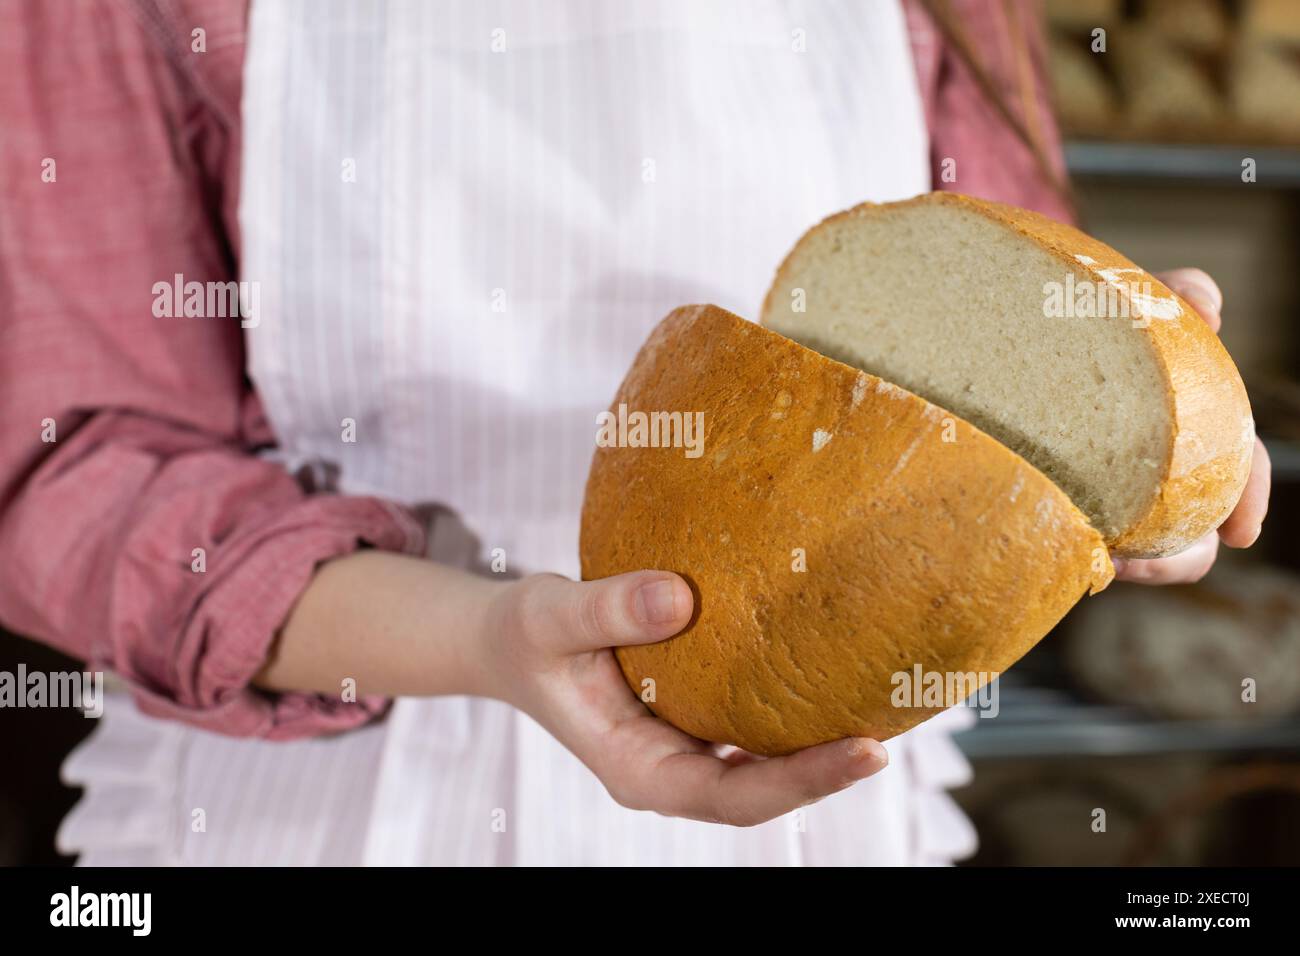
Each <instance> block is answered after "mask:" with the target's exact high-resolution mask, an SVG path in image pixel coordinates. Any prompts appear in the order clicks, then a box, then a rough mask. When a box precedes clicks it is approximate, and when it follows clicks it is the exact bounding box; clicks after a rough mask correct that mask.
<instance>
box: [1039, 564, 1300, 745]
mask: <svg viewBox="0 0 1300 956" xmlns="http://www.w3.org/2000/svg"><path fill="white" fill-rule="evenodd" d="M1066 638H1067V639H1066V641H1065V660H1066V663H1067V666H1068V667H1069V669H1070V672H1071V673H1072V674H1073V675H1074V676H1075V677H1076V678H1077V679H1078V680H1079V681H1080V683H1082V684H1083V685H1084V686H1085V687H1086V688H1087V689H1088V690H1089V691H1090V692H1091V693H1092V694H1093V695H1094V696H1096V697H1099V698H1101V699H1102V700H1105V701H1108V702H1112V703H1118V704H1127V705H1130V706H1134V707H1139V708H1141V709H1142V710H1145V711H1147V712H1149V713H1152V714H1155V715H1156V716H1159V717H1166V718H1175V719H1193V720H1195V719H1200V720H1268V719H1274V718H1278V717H1282V716H1286V715H1289V714H1294V713H1296V712H1297V710H1300V579H1298V578H1296V577H1295V576H1294V575H1292V574H1288V573H1285V572H1282V571H1278V570H1274V569H1272V568H1268V567H1260V566H1252V567H1249V568H1234V567H1233V566H1232V565H1231V564H1229V563H1226V562H1225V566H1224V567H1221V568H1216V569H1215V572H1214V574H1212V575H1210V577H1208V578H1206V579H1205V580H1204V581H1199V582H1197V583H1196V584H1187V585H1180V586H1178V587H1169V588H1144V587H1140V586H1138V585H1123V586H1121V587H1117V588H1116V589H1115V593H1113V594H1108V595H1106V600H1104V601H1089V602H1087V604H1086V605H1085V606H1084V607H1081V608H1079V612H1078V613H1077V614H1072V615H1071V616H1070V621H1069V626H1068V630H1067V634H1066ZM1247 681H1249V686H1248V685H1247V683H1246V682H1247ZM1248 690H1249V693H1247V691H1248Z"/></svg>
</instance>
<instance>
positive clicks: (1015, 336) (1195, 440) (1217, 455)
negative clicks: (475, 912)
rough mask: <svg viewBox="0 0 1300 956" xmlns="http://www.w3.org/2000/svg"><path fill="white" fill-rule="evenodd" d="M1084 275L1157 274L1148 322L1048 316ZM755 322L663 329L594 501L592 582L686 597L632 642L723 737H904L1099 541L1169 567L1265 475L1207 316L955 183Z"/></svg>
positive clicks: (847, 238) (777, 743)
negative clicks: (1061, 286) (650, 582)
mask: <svg viewBox="0 0 1300 956" xmlns="http://www.w3.org/2000/svg"><path fill="white" fill-rule="evenodd" d="M1125 270H1129V271H1125ZM1070 271H1072V272H1073V273H1074V274H1075V275H1076V276H1078V277H1087V278H1091V279H1096V280H1099V281H1102V282H1109V281H1111V280H1113V279H1114V278H1115V277H1119V276H1124V277H1127V276H1129V275H1136V276H1137V277H1139V278H1144V279H1146V280H1149V281H1152V282H1153V287H1152V289H1151V290H1150V291H1148V292H1146V293H1145V294H1146V296H1147V298H1146V299H1143V300H1141V301H1138V302H1135V303H1134V305H1135V306H1137V307H1138V314H1136V315H1135V316H1134V317H1133V320H1132V321H1124V322H1118V321H1110V320H1104V319H1084V318H1057V319H1054V318H1047V317H1045V316H1044V314H1043V301H1044V290H1043V284H1044V282H1045V281H1048V280H1049V279H1052V280H1055V281H1062V280H1064V278H1065V274H1066V273H1067V272H1070ZM764 324H765V325H767V326H769V327H768V328H764V327H762V326H759V325H755V324H752V323H750V322H747V321H745V320H743V319H741V318H739V317H737V316H735V315H732V314H731V313H729V312H726V311H724V310H722V309H718V308H715V307H713V306H705V305H701V306H687V307H683V308H680V309H678V310H676V311H675V312H673V313H672V314H671V315H669V316H668V317H667V318H666V319H665V320H664V321H663V322H661V323H660V324H659V326H658V327H657V328H656V329H655V330H654V332H653V333H652V334H651V336H650V338H649V340H648V341H647V342H646V344H645V345H644V346H643V347H642V349H641V351H640V353H639V354H638V356H637V358H636V361H635V363H634V364H633V366H632V369H631V370H630V371H629V373H628V375H627V377H626V379H625V380H624V381H623V383H622V385H621V387H620V388H619V391H618V394H617V396H616V397H615V399H614V402H613V406H612V414H611V417H610V420H617V421H618V428H617V429H616V431H617V439H618V440H616V441H598V442H597V445H598V447H597V449H596V452H595V456H594V459H593V462H592V466H591V472H590V476H589V478H588V484H587V490H586V500H585V502H584V507H583V515H582V532H581V557H582V573H583V577H584V578H586V579H593V578H600V577H606V576H608V575H612V574H618V573H622V572H625V571H632V570H637V569H642V568H660V569H666V570H671V571H675V572H677V573H679V574H681V575H682V576H683V577H684V578H685V579H686V580H687V581H688V582H689V583H690V585H691V587H692V590H693V591H694V594H695V598H696V613H695V616H694V618H693V620H692V621H691V623H690V625H689V626H688V627H687V628H686V629H685V630H684V631H683V632H682V633H681V634H680V635H678V636H677V637H675V638H672V639H671V640H668V641H664V642H661V643H658V644H651V645H640V646H633V647H624V648H619V649H618V650H617V652H616V653H617V656H618V660H619V663H620V665H621V667H622V669H623V673H624V675H625V677H626V678H627V680H628V683H629V684H630V686H631V687H632V688H633V689H634V690H635V691H636V693H637V694H638V695H640V696H641V698H642V700H644V701H645V702H646V703H647V704H648V705H649V706H650V707H651V709H652V710H653V711H654V712H655V713H656V714H658V715H659V716H660V717H663V718H664V719H666V720H668V721H670V722H671V723H673V724H674V725H676V726H677V727H679V728H681V729H682V730H685V731H687V732H688V733H691V734H693V735H695V736H697V737H700V738H702V739H705V740H710V741H716V742H722V743H729V744H734V745H736V746H739V747H742V748H743V749H745V750H748V751H751V752H754V753H759V754H782V753H788V752H791V751H793V750H796V749H799V748H802V747H806V746H810V745H813V744H817V743H822V742H825V741H828V740H834V739H838V738H841V737H846V736H871V737H875V738H877V739H881V740H883V739H887V738H889V737H892V736H894V735H896V734H898V733H901V732H903V731H905V730H907V729H908V728H910V727H912V726H914V725H916V724H917V723H920V722H921V721H923V720H925V719H926V718H928V717H930V716H932V715H933V714H934V713H936V712H937V711H939V710H941V709H943V708H944V707H946V706H951V705H953V704H955V703H957V702H958V701H959V699H960V698H961V697H964V696H966V695H967V694H968V693H970V692H971V691H972V690H974V689H975V688H976V687H979V686H982V685H983V684H984V683H985V682H986V681H988V680H989V679H991V678H992V677H994V676H996V675H997V674H998V673H1000V672H1001V671H1003V670H1005V669H1006V668H1007V667H1009V666H1011V665H1012V664H1013V663H1014V662H1015V661H1016V660H1018V659H1019V658H1020V657H1021V656H1022V655H1023V654H1024V653H1025V652H1026V651H1028V650H1029V648H1030V647H1032V646H1033V645H1034V644H1035V643H1036V642H1037V641H1038V640H1039V639H1041V638H1042V636H1043V635H1044V634H1046V633H1047V631H1048V630H1050V629H1051V628H1052V626H1053V625H1055V624H1056V622H1057V621H1059V620H1060V618H1061V617H1062V616H1063V615H1064V614H1065V612H1066V611H1067V610H1068V609H1069V608H1070V607H1071V606H1072V605H1073V604H1074V603H1075V602H1076V601H1078V600H1079V598H1080V597H1082V596H1083V595H1084V594H1086V593H1090V592H1095V591H1097V590H1100V589H1101V588H1103V587H1105V586H1106V585H1107V584H1108V583H1109V581H1110V580H1111V578H1112V576H1113V568H1112V565H1111V562H1110V558H1109V555H1108V547H1107V545H1108V542H1109V543H1111V544H1112V545H1113V546H1118V547H1120V548H1121V549H1122V550H1125V551H1126V553H1143V554H1151V553H1165V552H1168V551H1172V550H1177V549H1178V548H1179V547H1182V546H1184V545H1186V544H1187V543H1189V542H1190V541H1192V540H1194V539H1195V538H1196V537H1197V536H1198V535H1199V534H1200V533H1201V532H1202V531H1203V530H1206V529H1208V528H1211V527H1213V526H1214V525H1215V523H1217V521H1219V520H1220V519H1221V518H1222V517H1223V516H1224V515H1225V514H1226V512H1227V510H1228V509H1229V508H1230V507H1231V506H1232V503H1234V502H1235V501H1236V497H1237V495H1238V494H1239V492H1240V490H1241V486H1242V483H1243V481H1244V478H1245V472H1246V468H1247V467H1248V465H1249V453H1250V441H1251V431H1250V415H1249V407H1248V406H1247V404H1246V400H1245V394H1244V390H1243V389H1242V387H1241V382H1240V380H1239V379H1238V378H1237V375H1236V371H1235V369H1233V367H1232V365H1231V362H1230V361H1229V360H1228V358H1227V356H1226V355H1225V354H1224V353H1223V350H1222V348H1221V347H1220V346H1219V345H1218V342H1217V341H1216V340H1215V338H1214V336H1213V335H1212V334H1211V333H1210V331H1209V329H1208V328H1207V327H1205V326H1204V325H1203V323H1201V322H1200V320H1199V319H1196V318H1195V317H1194V316H1193V315H1192V314H1191V312H1190V310H1189V309H1188V308H1187V307H1186V306H1184V305H1183V304H1182V303H1181V302H1180V301H1179V300H1178V299H1177V298H1176V297H1175V296H1174V295H1173V293H1171V292H1170V291H1169V290H1168V289H1166V288H1165V287H1164V286H1161V285H1159V284H1158V283H1154V280H1150V277H1149V276H1146V275H1145V273H1141V272H1140V271H1138V270H1136V269H1135V267H1133V266H1132V264H1131V263H1129V262H1127V260H1124V259H1122V258H1121V257H1119V256H1118V255H1117V254H1116V253H1114V252H1113V251H1112V250H1110V249H1109V248H1107V247H1106V246H1104V245H1102V244H1101V243H1099V242H1096V241H1094V240H1091V239H1089V238H1087V237H1086V236H1083V235H1082V234H1080V233H1078V232H1075V231H1074V230H1070V229H1066V228H1065V227H1062V226H1057V225H1055V224H1052V223H1050V222H1048V221H1047V220H1044V219H1041V218H1039V217H1036V216H1032V215H1030V214H1027V213H1021V212H1018V211H1015V210H1011V209H1008V208H1006V207H1000V206H993V205H991V204H985V203H979V202H976V201H974V200H968V199H964V198H960V197H956V198H954V197H950V196H938V195H936V196H932V197H924V198H921V199H918V200H914V201H909V202H906V203H899V204H894V205H889V206H863V207H858V208H857V209H854V210H851V211H849V212H847V213H844V214H841V215H839V216H836V217H832V218H831V219H829V220H827V221H826V222H825V223H823V224H822V225H820V226H818V227H816V228H815V229H813V230H812V231H811V232H810V233H808V234H807V235H806V236H805V237H804V238H803V239H802V240H801V241H800V243H799V244H798V246H797V247H796V248H795V250H794V252H792V253H791V255H790V256H789V257H788V258H787V260H786V262H785V264H784V265H783V266H782V267H781V269H780V271H779V273H778V275H777V278H776V282H775V284H774V285H773V287H772V290H771V292H770V293H769V295H768V298H767V302H766V306H765V308H764ZM773 329H775V330H776V331H773ZM801 343H802V344H801ZM922 396H925V397H922ZM688 423H702V429H701V430H700V432H699V433H697V434H696V435H695V436H694V437H695V438H696V439H697V440H696V441H690V440H688V439H689V438H690V437H691V436H690V435H689V434H687V430H686V425H687V424H688ZM608 437H609V436H608V434H607V435H606V438H608ZM1027 459H1028V460H1027ZM1031 462H1032V464H1031ZM1072 497H1073V498H1074V499H1075V500H1074V501H1072V500H1071V498H1072ZM1076 502H1078V505H1076ZM1080 506H1082V510H1081V508H1080ZM936 677H937V678H938V680H939V681H940V686H939V690H938V694H937V696H936V694H935V690H936V685H935V684H934V680H935V678H936Z"/></svg>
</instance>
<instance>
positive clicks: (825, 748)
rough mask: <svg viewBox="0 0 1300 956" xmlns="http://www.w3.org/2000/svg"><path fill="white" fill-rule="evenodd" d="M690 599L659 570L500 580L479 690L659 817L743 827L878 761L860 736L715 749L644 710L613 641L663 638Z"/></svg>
mask: <svg viewBox="0 0 1300 956" xmlns="http://www.w3.org/2000/svg"><path fill="white" fill-rule="evenodd" d="M692 608H693V597H692V594H691V590H690V588H689V587H688V586H687V584H686V582H685V581H683V580H682V579H681V578H680V577H678V576H677V575H675V574H671V573H668V572H664V571H637V572H631V573H628V574H621V575H617V576H616V577H612V578H605V579H602V580H599V581H587V582H575V581H570V580H568V579H567V578H562V577H559V576H557V575H550V574H539V575H533V576H531V577H527V578H523V579H522V580H520V581H517V582H514V583H512V584H509V585H506V586H504V587H503V588H502V590H501V592H500V594H499V597H498V599H497V601H496V602H495V604H494V607H493V608H492V610H491V611H490V613H489V615H488V620H489V625H488V628H487V634H486V635H485V639H484V641H483V642H482V645H481V648H482V652H483V653H484V654H486V655H488V658H487V659H486V661H485V663H484V665H483V666H481V667H480V668H479V670H480V672H482V673H485V674H490V675H491V676H490V678H488V680H489V686H487V687H486V688H485V692H486V693H488V694H489V695H490V696H493V697H497V698H498V699H501V700H504V701H506V702H508V703H510V704H512V705H514V706H515V707H518V708H519V709H520V710H523V711H524V712H525V713H527V714H529V715H530V716H532V717H533V718H534V719H535V720H537V721H538V723H540V724H541V725H542V726H543V727H545V728H546V729H547V730H548V731H549V732H550V733H551V734H552V735H554V736H555V738H556V739H557V740H559V741H560V742H561V743H562V744H564V746H565V747H567V748H568V749H569V750H570V751H572V752H573V753H574V754H575V755H576V756H577V757H578V758H579V759H580V760H582V762H583V763H584V764H586V765H587V767H588V768H589V769H590V770H591V771H592V772H593V773H594V774H595V775H596V776H597V777H598V778H600V781H601V782H602V783H603V784H604V785H605V787H606V789H607V790H608V791H609V793H610V795H611V796H612V797H613V798H614V799H615V800H616V801H617V802H618V803H620V804H622V805H623V806H625V807H628V808H630V809H635V810H654V811H655V812H657V813H661V814H664V815H666V816H677V817H687V818H689V819H693V820H705V821H709V822H713V823H726V824H731V825H733V826H753V825H755V824H759V823H763V822H764V821H766V820H770V819H772V818H774V817H778V816H780V815H782V814H784V813H788V812H789V811H791V810H794V809H795V808H797V807H800V806H804V805H806V804H809V803H813V802H815V801H817V800H819V799H821V798H822V797H825V796H828V795H829V794H832V793H835V792H837V791H839V790H843V789H844V788H846V787H848V786H850V785H851V784H853V783H855V782H856V781H858V780H861V779H863V778H864V777H868V776H870V775H871V774H873V773H875V772H876V771H878V770H880V769H881V768H883V767H884V766H885V765H886V763H887V762H888V756H887V754H886V753H885V749H884V747H882V746H881V745H880V744H879V743H878V742H876V741H874V740H869V739H865V738H848V739H845V740H837V741H832V742H830V743H826V744H821V745H819V746H816V747H810V748H808V749H806V750H801V751H799V752H798V753H794V754H790V755H789V756H785V757H772V758H767V759H764V758H761V757H756V756H754V755H752V754H747V753H744V752H742V751H732V752H731V753H725V754H724V753H723V751H722V750H721V748H719V747H717V746H715V745H713V744H709V743H706V742H704V741H701V740H697V739H696V738H694V737H691V736H689V735H688V734H685V733H683V732H682V731H680V730H677V729H676V728H675V727H673V726H672V725H670V724H668V723H667V722H665V721H663V720H660V719H659V718H658V717H655V716H654V715H653V714H651V713H650V712H649V711H648V710H647V709H646V708H645V706H644V705H643V704H642V703H641V701H640V700H638V698H637V697H636V695H635V694H633V693H632V691H631V689H630V688H629V687H628V685H627V682H626V681H625V680H624V679H623V673H622V671H621V670H620V669H619V666H618V661H617V660H616V659H615V657H614V653H613V651H612V650H611V648H612V647H615V646H619V645H625V644H648V643H653V642H655V641H661V640H665V639H667V638H669V637H672V636H673V635H674V634H677V633H678V632H679V631H681V630H682V629H683V628H684V627H685V626H686V625H687V623H688V622H689V621H690V619H691V612H692Z"/></svg>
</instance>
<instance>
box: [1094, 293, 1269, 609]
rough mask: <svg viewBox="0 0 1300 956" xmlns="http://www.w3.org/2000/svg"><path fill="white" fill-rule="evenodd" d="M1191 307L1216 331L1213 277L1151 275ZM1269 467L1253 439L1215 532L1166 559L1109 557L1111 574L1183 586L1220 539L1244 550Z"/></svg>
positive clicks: (1264, 498) (1264, 505)
mask: <svg viewBox="0 0 1300 956" xmlns="http://www.w3.org/2000/svg"><path fill="white" fill-rule="evenodd" d="M1156 278H1158V279H1159V280H1160V281H1161V282H1163V283H1164V284H1165V285H1167V286H1169V288H1171V289H1173V290H1174V291H1175V292H1177V293H1178V294H1179V295H1181V296H1182V297H1183V298H1184V299H1186V300H1187V302H1188V303H1189V304H1190V305H1191V306H1192V307H1193V308H1195V309H1196V311H1197V313H1198V314H1199V315H1200V317H1201V318H1202V319H1204V320H1205V322H1206V324H1207V325H1209V327H1210V328H1211V329H1213V330H1214V331H1215V332H1216V333H1217V332H1218V331H1219V326H1220V325H1221V324H1222V318H1221V316H1220V312H1221V311H1222V309H1223V293H1222V292H1221V291H1220V290H1219V287H1218V286H1217V285H1216V284H1215V282H1214V280H1213V279H1211V278H1210V277H1209V276H1208V275H1206V274H1205V273H1204V272H1202V271H1201V270H1200V269H1174V270H1171V271H1169V272H1164V273H1160V274H1158V275H1157V276H1156ZM1271 483H1272V469H1271V466H1270V464H1269V460H1268V452H1267V451H1266V450H1265V448H1264V443H1263V442H1262V441H1260V440H1259V439H1258V438H1256V439H1255V454H1254V457H1253V458H1252V460H1251V465H1250V478H1249V479H1247V481H1246V487H1245V489H1243V491H1242V493H1241V498H1240V499H1239V500H1238V502H1237V507H1236V508H1235V509H1233V512H1232V514H1230V515H1229V516H1228V518H1227V520H1226V521H1224V522H1223V524H1222V525H1220V526H1219V528H1218V530H1217V531H1212V532H1210V533H1209V534H1207V535H1206V536H1205V537H1203V538H1201V539H1200V540H1199V541H1197V542H1196V543H1195V544H1193V545H1192V546H1191V547H1190V548H1188V549H1187V550H1186V551H1183V552H1182V553H1180V554H1175V555H1173V556H1171V557H1168V558H1149V559H1148V558H1114V559H1113V560H1114V563H1115V578H1116V580H1119V581H1134V582H1137V583H1139V584H1184V583H1190V582H1192V581H1199V580H1200V579H1201V578H1203V577H1205V575H1206V573H1207V572H1208V571H1209V570H1210V568H1211V567H1213V566H1214V559H1215V557H1216V556H1217V555H1218V552H1219V542H1220V541H1222V542H1223V543H1224V544H1226V545H1227V546H1228V547H1230V548H1248V547H1250V546H1251V545H1252V544H1254V543H1255V539H1256V538H1258V537H1259V529H1260V525H1261V524H1262V523H1263V521H1264V515H1265V513H1267V511H1268V492H1269V487H1270V485H1271Z"/></svg>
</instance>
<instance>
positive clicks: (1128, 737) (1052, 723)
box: [954, 669, 1300, 760]
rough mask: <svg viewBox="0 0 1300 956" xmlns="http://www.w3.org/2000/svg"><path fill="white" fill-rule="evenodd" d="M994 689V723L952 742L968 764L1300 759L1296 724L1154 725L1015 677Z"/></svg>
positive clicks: (1134, 713)
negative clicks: (1212, 756) (1293, 755)
mask: <svg viewBox="0 0 1300 956" xmlns="http://www.w3.org/2000/svg"><path fill="white" fill-rule="evenodd" d="M999 685H1000V686H999V688H998V693H999V707H1000V711H999V713H998V716H996V717H992V718H979V719H977V721H976V726H975V727H974V728H972V729H971V730H969V731H965V732H963V733H961V734H958V735H957V736H956V737H955V738H954V739H955V740H956V743H957V745H958V746H959V747H960V748H961V749H962V751H963V752H964V753H965V754H966V755H967V756H968V757H970V758H971V759H981V760H983V759H1011V758H1030V757H1132V756H1140V755H1151V754H1171V753H1193V752H1195V753H1242V752H1252V753H1281V752H1296V751H1300V717H1292V718H1285V719H1280V720H1252V721H1231V722H1230V721H1208V720H1182V721H1176V720H1159V719H1155V718H1152V717H1149V716H1147V715H1145V714H1143V713H1141V712H1140V711H1138V710H1136V709H1134V708H1131V707H1120V706H1116V705H1111V704H1101V703H1092V702H1089V701H1085V700H1082V699H1080V698H1079V697H1078V696H1076V695H1075V694H1074V693H1072V692H1071V691H1070V690H1068V689H1066V688H1062V687H1059V686H1050V685H1048V686H1044V685H1042V684H1038V683H1035V682H1032V681H1031V680H1030V679H1028V678H1026V677H1024V676H1023V675H1022V674H1021V673H1020V670H1019V669H1017V670H1016V671H1015V672H1012V673H1009V674H1005V675H1003V676H1002V677H1001V678H1000V680H999Z"/></svg>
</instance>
